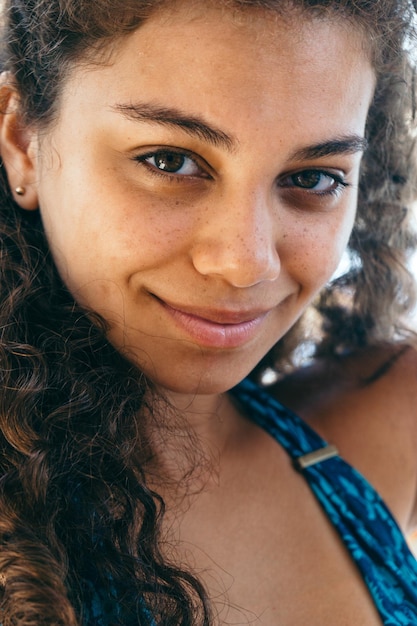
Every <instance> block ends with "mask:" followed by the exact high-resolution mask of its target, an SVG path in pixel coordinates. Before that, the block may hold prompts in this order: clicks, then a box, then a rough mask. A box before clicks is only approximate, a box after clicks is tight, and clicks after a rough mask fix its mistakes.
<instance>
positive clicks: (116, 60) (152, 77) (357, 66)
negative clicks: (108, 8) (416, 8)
mask: <svg viewBox="0 0 417 626" xmlns="http://www.w3.org/2000/svg"><path fill="white" fill-rule="evenodd" d="M190 7H191V8H192V10H190ZM373 82H374V77H373V71H372V68H371V63H370V57H369V54H368V53H367V51H366V46H365V45H364V38H363V35H362V33H361V31H360V29H359V28H358V29H355V28H352V26H350V25H347V24H346V23H342V22H340V21H339V20H336V19H323V18H321V19H312V17H311V15H309V14H304V13H303V14H300V13H297V12H292V13H289V14H286V15H285V16H282V15H280V14H278V13H276V12H271V11H265V10H244V11H237V10H235V9H228V10H226V9H225V8H224V7H223V6H221V7H219V6H218V5H217V4H215V3H209V4H207V5H204V7H203V6H202V5H201V4H200V3H198V4H197V3H191V4H190V3H186V2H180V3H175V5H172V6H170V8H169V9H167V10H161V11H159V12H156V13H154V14H153V15H152V17H150V18H149V19H148V20H147V21H146V22H145V23H144V24H143V25H142V26H141V27H140V28H138V29H137V30H136V31H134V32H133V33H132V34H130V35H129V36H127V37H124V38H123V39H119V40H118V41H117V42H114V44H113V47H112V54H111V58H110V59H109V62H108V63H106V64H103V65H92V66H89V67H86V66H80V67H78V68H77V67H76V68H75V69H74V71H73V72H72V73H71V75H70V79H69V81H68V82H67V85H66V86H65V87H64V92H63V96H64V97H63V99H62V101H61V105H62V107H63V108H65V106H66V104H68V101H69V100H68V98H66V97H65V96H68V95H70V96H71V98H70V100H71V101H72V102H73V103H74V99H75V101H77V98H78V100H79V101H84V103H85V105H86V106H87V107H88V109H89V111H91V110H96V112H97V115H98V114H99V113H100V111H102V110H103V108H107V109H111V108H114V107H115V105H118V104H120V103H122V104H129V103H134V102H135V101H136V100H143V98H145V99H146V100H147V101H148V102H151V103H157V104H159V103H161V102H162V104H163V105H164V106H167V105H169V106H170V107H173V108H176V109H177V110H183V111H186V112H189V113H196V114H199V115H200V114H202V115H204V117H205V118H207V119H210V120H211V121H213V123H214V124H215V125H217V126H219V127H221V126H222V123H223V121H226V122H227V126H232V127H233V128H234V129H235V130H236V132H237V133H238V134H239V131H240V130H242V129H243V130H245V127H246V126H247V125H248V124H250V125H251V126H252V127H256V125H257V124H259V125H260V124H263V125H264V126H267V125H270V126H273V125H276V122H277V120H278V118H282V119H283V118H284V117H285V116H286V117H287V118H288V119H289V118H290V117H291V123H293V124H295V125H298V126H300V127H301V126H306V127H308V128H310V130H311V131H312V132H314V131H315V130H316V131H317V132H316V134H320V133H321V132H322V131H321V127H323V128H325V127H326V126H329V125H330V126H331V120H332V119H333V118H335V119H337V118H338V116H339V117H341V116H344V117H346V116H349V107H351V106H352V107H353V105H355V106H356V104H357V100H358V98H363V100H364V102H363V106H364V107H367V106H368V105H369V100H370V93H371V91H372V88H373ZM288 103H290V104H288ZM77 106H78V103H77ZM80 106H82V105H81V104H80ZM62 107H61V108H62ZM284 108H285V109H286V110H285V111H284V110H283V109H284ZM329 114H331V117H330V118H329Z"/></svg>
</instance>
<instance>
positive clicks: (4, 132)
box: [0, 73, 38, 211]
mask: <svg viewBox="0 0 417 626" xmlns="http://www.w3.org/2000/svg"><path fill="white" fill-rule="evenodd" d="M35 144H36V136H35V131H34V130H33V129H31V128H28V127H27V126H26V125H25V124H24V123H23V118H22V115H21V113H20V102H19V97H18V94H17V91H16V89H15V87H14V85H13V80H12V78H11V76H10V74H8V73H4V74H2V75H1V77H0V156H1V158H2V160H3V164H4V167H5V169H6V173H7V179H8V181H9V185H10V189H11V193H12V196H13V199H14V200H15V202H16V203H17V204H18V205H19V206H20V207H21V208H22V209H26V210H27V211H33V210H34V209H37V208H38V194H37V186H36V150H35Z"/></svg>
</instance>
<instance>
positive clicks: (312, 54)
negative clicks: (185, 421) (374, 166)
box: [30, 2, 374, 394]
mask: <svg viewBox="0 0 417 626" xmlns="http://www.w3.org/2000/svg"><path fill="white" fill-rule="evenodd" d="M193 4H194V3H193ZM373 84H374V77H373V72H372V69H371V67H370V64H369V61H368V59H367V57H366V53H365V52H364V46H363V42H362V41H361V38H360V36H359V34H357V33H356V32H355V31H352V28H350V29H348V28H347V27H345V26H343V25H339V24H338V23H335V22H326V21H314V22H312V21H309V22H308V21H305V22H304V21H303V20H302V19H294V20H293V21H292V20H288V21H286V22H285V23H284V22H283V21H282V20H281V19H280V18H278V17H276V16H275V15H274V14H271V13H254V12H247V13H245V12H239V13H232V12H221V11H220V10H219V9H216V8H209V7H207V6H206V7H205V8H201V7H200V8H199V7H194V8H193V10H192V11H191V9H190V6H189V3H188V6H187V3H186V2H182V3H175V9H173V10H172V12H171V11H165V12H161V13H160V14H157V15H155V16H153V17H152V18H151V19H149V21H148V22H146V23H145V24H144V25H143V26H142V27H141V28H140V29H139V30H137V31H136V32H134V33H133V34H132V35H130V36H129V37H128V38H127V39H124V40H122V41H121V42H119V43H118V44H117V45H116V47H115V53H114V56H113V60H112V63H111V64H108V65H105V66H104V65H103V66H94V67H89V68H85V67H79V68H76V69H75V70H74V71H73V72H72V74H71V76H70V78H69V79H68V81H67V83H66V85H65V88H64V92H63V95H62V101H61V107H60V113H59V117H58V120H57V123H56V124H54V125H53V127H52V128H51V129H50V130H49V131H48V133H47V134H46V135H45V134H44V133H42V134H41V133H39V135H35V136H34V138H33V141H32V144H31V147H30V154H31V155H32V157H33V160H34V162H35V167H36V183H35V184H36V188H37V194H38V200H39V205H40V209H41V214H42V218H43V222H44V225H45V229H46V233H47V236H48V239H49V242H50V246H51V249H52V252H53V255H54V258H55V261H56V264H57V266H58V269H59V271H60V274H61V276H62V278H63V280H64V281H65V283H66V284H67V285H68V287H69V289H70V290H71V292H72V294H73V295H74V296H75V298H76V299H77V300H78V301H79V302H81V303H82V304H84V305H87V306H88V307H90V308H91V309H93V310H95V311H97V312H99V313H100V314H101V315H102V316H103V317H104V318H105V319H106V320H107V321H108V322H109V324H110V331H109V339H110V341H111V342H112V343H113V345H114V346H115V347H116V348H117V349H119V350H120V351H123V352H124V353H126V354H127V356H128V358H130V359H131V360H132V361H134V362H135V363H137V364H138V365H139V366H140V367H141V368H142V369H143V370H144V372H145V373H146V374H147V375H148V376H149V377H150V378H151V379H153V380H154V381H155V382H156V383H157V384H158V385H160V386H162V387H163V388H166V389H169V390H172V391H177V392H187V393H188V392H190V393H195V392H197V393H204V394H208V393H214V392H219V391H223V390H225V389H228V388H230V387H231V386H233V385H234V384H236V383H237V382H238V381H239V380H240V379H242V378H243V377H244V376H245V375H246V374H247V373H248V372H249V371H250V370H251V369H252V368H253V367H254V366H255V365H256V364H257V362H258V361H259V360H260V359H261V358H262V357H263V356H264V355H265V354H266V352H268V350H269V349H270V348H271V347H272V346H273V345H274V344H275V343H276V341H277V340H278V339H280V338H281V337H282V335H283V334H284V333H285V332H286V331H287V330H288V329H289V328H290V327H291V326H292V325H293V324H294V322H295V321H296V319H297V318H298V317H299V316H300V314H301V313H302V311H303V310H304V309H305V307H306V305H307V304H308V303H309V302H310V301H311V299H312V298H313V297H314V296H315V294H316V293H317V291H318V290H319V289H320V288H321V287H322V286H323V284H324V283H326V281H327V280H328V278H329V277H330V276H331V275H332V273H333V271H334V270H335V268H336V266H337V264H338V261H339V259H340V256H341V254H342V252H343V249H344V248H345V245H346V243H347V240H348V237H349V234H350V231H351V227H352V223H353V221H354V216H355V207H356V196H357V184H358V172H359V164H360V159H361V153H362V149H363V143H364V142H363V135H364V126H365V121H366V116H367V110H368V107H369V103H370V100H371V97H372V93H373Z"/></svg>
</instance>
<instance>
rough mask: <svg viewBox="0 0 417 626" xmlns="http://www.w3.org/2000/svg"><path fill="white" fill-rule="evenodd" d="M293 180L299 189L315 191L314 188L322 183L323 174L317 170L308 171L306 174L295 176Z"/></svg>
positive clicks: (301, 173)
mask: <svg viewBox="0 0 417 626" xmlns="http://www.w3.org/2000/svg"><path fill="white" fill-rule="evenodd" d="M291 178H292V179H293V181H294V184H295V185H296V186H297V187H303V188H304V189H313V188H314V187H317V186H318V185H319V184H320V182H322V178H323V174H322V173H321V172H317V170H307V171H306V172H300V173H299V174H294V175H293V176H292V177H291ZM327 178H330V177H327Z"/></svg>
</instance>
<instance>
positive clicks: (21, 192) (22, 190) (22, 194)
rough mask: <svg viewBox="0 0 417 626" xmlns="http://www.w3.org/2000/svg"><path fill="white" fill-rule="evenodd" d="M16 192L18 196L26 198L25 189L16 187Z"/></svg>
mask: <svg viewBox="0 0 417 626" xmlns="http://www.w3.org/2000/svg"><path fill="white" fill-rule="evenodd" d="M15 192H16V194H17V195H18V196H24V195H25V193H26V189H25V187H16V189H15Z"/></svg>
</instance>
